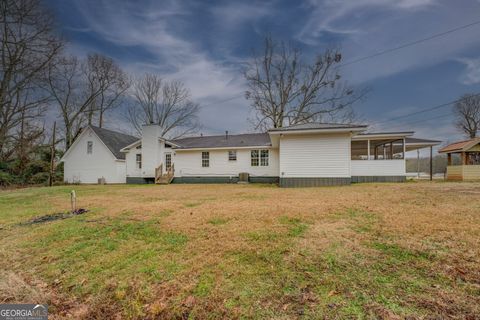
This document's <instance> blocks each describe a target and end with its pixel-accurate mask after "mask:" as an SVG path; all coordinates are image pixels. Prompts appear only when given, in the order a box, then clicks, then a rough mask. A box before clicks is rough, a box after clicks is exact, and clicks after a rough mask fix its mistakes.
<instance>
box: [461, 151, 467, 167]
mask: <svg viewBox="0 0 480 320" xmlns="http://www.w3.org/2000/svg"><path fill="white" fill-rule="evenodd" d="M466 164H467V154H466V153H465V152H462V165H466Z"/></svg>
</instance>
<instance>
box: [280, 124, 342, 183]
mask: <svg viewBox="0 0 480 320" xmlns="http://www.w3.org/2000/svg"><path fill="white" fill-rule="evenodd" d="M350 141H351V138H350V134H349V133H341V134H310V135H299V134H295V135H293V134H292V135H284V136H283V137H281V138H280V177H281V178H289V177H292V178H308V177H319V178H321V177H350V161H351V160H350V152H351V151H350Z"/></svg>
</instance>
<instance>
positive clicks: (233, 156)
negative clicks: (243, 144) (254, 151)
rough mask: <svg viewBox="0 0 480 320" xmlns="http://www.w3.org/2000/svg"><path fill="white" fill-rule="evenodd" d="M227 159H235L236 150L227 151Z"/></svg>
mask: <svg viewBox="0 0 480 320" xmlns="http://www.w3.org/2000/svg"><path fill="white" fill-rule="evenodd" d="M228 161H237V151H235V150H231V151H228Z"/></svg>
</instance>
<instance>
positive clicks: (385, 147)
mask: <svg viewBox="0 0 480 320" xmlns="http://www.w3.org/2000/svg"><path fill="white" fill-rule="evenodd" d="M412 135H413V132H384V133H364V134H359V135H356V136H354V137H352V144H351V175H352V181H353V182H382V181H388V182H397V181H405V179H406V162H405V154H406V153H407V152H409V151H415V150H420V149H423V148H430V179H432V176H433V169H432V168H433V166H432V157H433V151H432V150H433V147H434V146H435V145H438V144H440V141H437V140H427V139H419V138H413V137H411V136H412Z"/></svg>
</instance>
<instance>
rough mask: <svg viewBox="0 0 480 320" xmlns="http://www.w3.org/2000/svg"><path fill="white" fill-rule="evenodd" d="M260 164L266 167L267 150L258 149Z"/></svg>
mask: <svg viewBox="0 0 480 320" xmlns="http://www.w3.org/2000/svg"><path fill="white" fill-rule="evenodd" d="M260 165H261V166H263V167H268V150H260Z"/></svg>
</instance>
